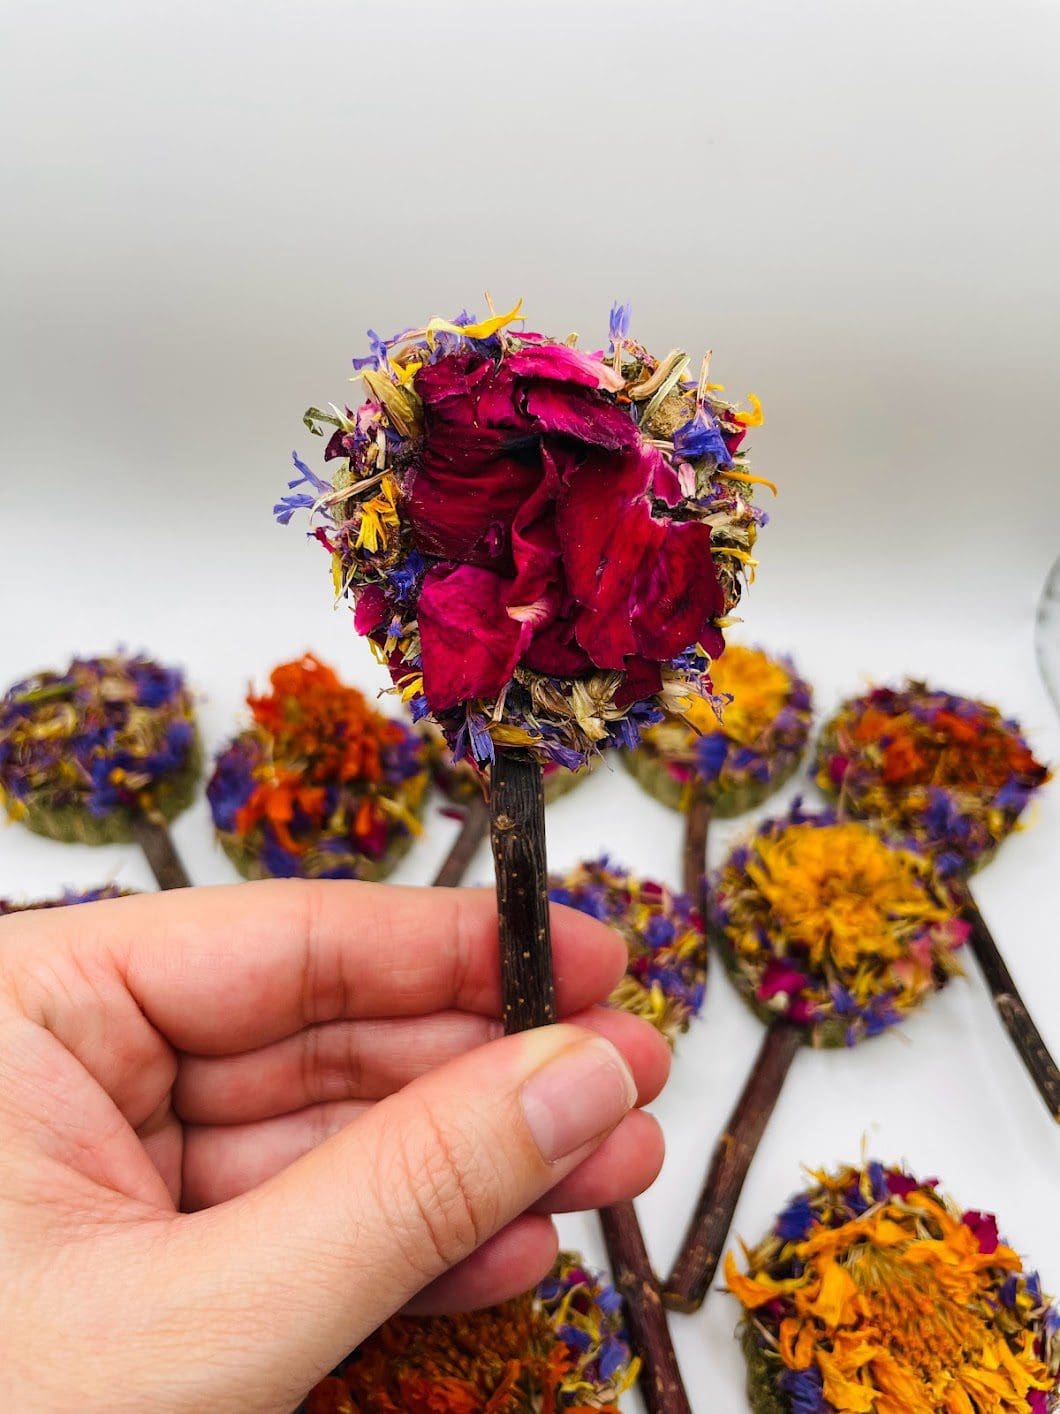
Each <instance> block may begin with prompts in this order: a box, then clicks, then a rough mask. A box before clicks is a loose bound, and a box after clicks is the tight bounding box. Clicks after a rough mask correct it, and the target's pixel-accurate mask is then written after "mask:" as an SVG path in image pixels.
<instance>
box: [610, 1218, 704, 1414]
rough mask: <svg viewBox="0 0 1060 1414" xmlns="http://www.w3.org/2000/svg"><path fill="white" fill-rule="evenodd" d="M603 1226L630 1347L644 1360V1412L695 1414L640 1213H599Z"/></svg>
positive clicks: (642, 1364)
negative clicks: (671, 1337)
mask: <svg viewBox="0 0 1060 1414" xmlns="http://www.w3.org/2000/svg"><path fill="white" fill-rule="evenodd" d="M600 1226H601V1227H602V1228H603V1231H604V1242H605V1244H606V1246H607V1257H608V1261H609V1262H610V1264H611V1275H612V1276H613V1278H614V1282H615V1287H616V1288H617V1290H618V1291H619V1293H620V1294H621V1296H622V1298H623V1300H624V1301H625V1320H626V1327H627V1329H628V1331H629V1338H630V1344H631V1346H632V1348H633V1353H634V1355H639V1356H640V1360H641V1367H640V1375H639V1376H638V1385H639V1387H640V1392H641V1395H642V1397H643V1399H644V1405H645V1408H646V1409H647V1411H648V1414H692V1406H691V1405H690V1404H689V1402H688V1395H687V1393H686V1391H685V1385H684V1381H683V1380H682V1378H681V1370H680V1367H679V1365H678V1363H677V1356H676V1354H675V1353H674V1347H673V1342H672V1341H671V1339H670V1328H669V1326H668V1325H667V1323H666V1312H665V1311H664V1310H663V1304H662V1293H661V1292H660V1290H659V1281H658V1278H657V1277H656V1275H655V1273H654V1271H653V1270H652V1265H651V1262H650V1261H649V1260H648V1250H647V1248H646V1247H645V1245H644V1234H643V1233H642V1232H641V1230H640V1223H639V1222H638V1220H637V1212H636V1209H635V1208H634V1206H633V1204H632V1203H616V1204H614V1205H613V1206H612V1207H610V1208H601V1209H600Z"/></svg>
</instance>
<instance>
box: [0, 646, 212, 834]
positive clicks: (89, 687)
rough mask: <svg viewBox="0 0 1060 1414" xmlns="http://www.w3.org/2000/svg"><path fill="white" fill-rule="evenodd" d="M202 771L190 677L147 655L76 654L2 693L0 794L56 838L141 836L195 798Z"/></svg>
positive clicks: (15, 814)
mask: <svg viewBox="0 0 1060 1414" xmlns="http://www.w3.org/2000/svg"><path fill="white" fill-rule="evenodd" d="M200 769H201V754H200V750H199V743H198V736H197V732H196V727H195V714H194V707H193V703H192V698H191V694H190V693H189V691H188V689H187V687H186V686H185V683H184V676H183V674H182V673H181V671H180V670H179V669H178V668H166V667H163V666H161V664H159V663H156V662H153V661H152V660H151V659H150V658H144V657H140V656H128V655H124V654H115V655H113V656H111V657H106V658H75V659H74V660H73V662H72V663H71V664H70V666H69V667H68V668H67V669H66V670H65V671H64V672H61V673H60V672H50V671H45V672H39V673H35V674H34V675H33V676H32V677H29V678H26V679H25V680H24V681H23V682H19V683H16V684H15V685H14V686H13V687H11V688H9V689H8V690H7V692H6V693H5V694H4V696H3V698H2V699H0V802H2V803H3V805H4V807H5V808H6V810H7V813H8V814H9V815H10V816H11V817H12V819H14V820H19V821H21V822H22V823H23V824H24V825H26V826H28V828H29V829H31V830H35V831H36V832H37V833H38V834H41V835H48V836H49V837H50V838H51V839H56V840H64V841H66V842H67V843H78V844H96V845H99V844H117V843H123V842H126V841H129V840H132V839H134V838H137V837H138V835H137V828H138V825H139V823H140V822H142V821H143V820H155V821H158V822H164V821H166V820H172V819H173V818H174V816H176V815H178V814H179V813H180V812H181V811H182V810H183V809H184V808H185V807H186V806H188V805H189V804H190V803H191V800H192V797H193V796H194V794H195V788H196V784H197V781H198V778H199V772H200Z"/></svg>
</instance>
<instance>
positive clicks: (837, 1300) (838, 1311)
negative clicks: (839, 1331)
mask: <svg viewBox="0 0 1060 1414" xmlns="http://www.w3.org/2000/svg"><path fill="white" fill-rule="evenodd" d="M822 1267H823V1270H822V1272H821V1285H820V1287H819V1289H818V1292H817V1295H816V1297H815V1298H814V1300H813V1301H812V1302H811V1303H810V1304H809V1305H808V1306H807V1307H806V1313H807V1315H810V1316H816V1318H817V1319H818V1320H819V1321H820V1322H821V1323H822V1324H823V1325H824V1326H826V1327H827V1328H828V1329H829V1330H835V1329H836V1328H837V1327H839V1326H843V1325H848V1324H849V1323H850V1322H851V1321H852V1320H853V1318H854V1309H853V1308H854V1304H855V1302H856V1300H857V1295H858V1289H857V1286H856V1285H855V1284H854V1279H853V1277H852V1276H851V1275H850V1273H849V1272H848V1271H847V1269H846V1268H845V1267H841V1266H840V1265H839V1264H838V1262H836V1261H834V1260H833V1259H832V1258H830V1257H829V1258H826V1259H825V1261H824V1262H823V1263H822Z"/></svg>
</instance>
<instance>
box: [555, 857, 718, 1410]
mask: <svg viewBox="0 0 1060 1414" xmlns="http://www.w3.org/2000/svg"><path fill="white" fill-rule="evenodd" d="M549 897H550V898H551V899H552V902H553V903H561V904H565V905H566V906H567V907H568V908H577V909H580V910H581V912H582V913H588V914H589V915H590V916H591V917H593V918H598V919H599V920H600V921H601V922H603V923H607V924H609V925H610V926H611V927H612V928H615V929H617V930H618V932H620V933H621V934H622V936H623V937H624V938H625V940H626V946H627V947H628V948H629V966H628V968H627V970H626V975H625V977H624V978H623V979H622V981H621V982H620V983H619V985H618V986H617V987H616V988H615V990H614V992H612V994H611V997H610V1005H611V1006H613V1007H618V1008H620V1009H621V1010H622V1011H628V1012H632V1013H633V1015H634V1016H642V1017H644V1018H645V1019H646V1020H648V1021H650V1022H651V1023H652V1025H653V1026H655V1027H657V1029H658V1030H659V1031H661V1032H662V1034H663V1035H664V1036H665V1037H666V1039H667V1040H668V1041H669V1042H670V1044H671V1045H673V1044H674V1043H675V1041H676V1039H677V1037H678V1035H679V1034H680V1033H682V1032H684V1031H687V1029H688V1026H689V1023H690V1022H691V1020H692V1018H693V1017H694V1016H696V1015H697V1014H698V1013H699V1011H700V1009H701V1007H702V1005H703V994H704V991H705V988H706V981H707V941H706V937H705V935H704V932H703V924H702V920H701V918H700V916H699V913H698V910H697V909H696V907H695V905H694V904H693V903H692V900H691V899H690V898H689V897H688V896H687V895H686V894H679V893H673V892H672V891H671V890H670V889H668V888H666V887H665V886H664V885H662V884H657V883H655V882H654V881H652V880H640V879H636V878H634V877H633V876H632V875H631V874H628V873H627V872H626V871H625V870H623V869H619V868H618V867H617V866H615V865H614V864H612V863H611V862H610V860H608V859H607V858H602V859H596V860H592V861H589V862H587V863H584V864H579V865H577V866H576V867H575V868H574V869H573V870H571V872H570V873H569V874H567V875H566V876H565V877H564V878H562V879H555V880H554V881H553V885H552V888H551V890H550V893H549ZM600 1225H601V1227H602V1229H603V1234H604V1242H605V1244H606V1246H607V1255H608V1260H609V1262H610V1264H611V1270H612V1272H613V1273H614V1278H615V1282H616V1284H617V1285H618V1288H619V1290H620V1291H621V1292H622V1295H623V1296H624V1297H625V1300H626V1310H627V1313H628V1321H629V1329H630V1337H631V1340H632V1344H633V1349H634V1350H635V1351H636V1353H637V1355H638V1356H639V1357H640V1360H641V1369H640V1376H639V1383H640V1388H641V1392H642V1394H643V1396H644V1401H645V1403H646V1405H647V1407H648V1410H649V1411H650V1414H656V1411H659V1414H673V1411H680V1410H688V1409H690V1408H691V1406H690V1405H689V1402H688V1395H687V1393H686V1392H685V1388H684V1384H683V1382H682V1379H681V1372H680V1368H679V1367H678V1364H677V1358H676V1356H675V1354H674V1348H673V1343H672V1341H671V1339H670V1332H669V1328H668V1326H667V1323H666V1314H665V1312H664V1310H663V1304H662V1292H661V1290H660V1288H659V1283H658V1279H657V1277H656V1276H655V1272H654V1270H653V1268H652V1265H651V1261H650V1259H649V1257H648V1252H647V1248H646V1246H645V1243H644V1235H643V1233H642V1232H641V1227H640V1221H639V1219H638V1217H637V1210H636V1208H635V1207H634V1205H633V1203H630V1202H626V1203H616V1204H614V1205H612V1206H611V1207H609V1208H602V1209H601V1210H600Z"/></svg>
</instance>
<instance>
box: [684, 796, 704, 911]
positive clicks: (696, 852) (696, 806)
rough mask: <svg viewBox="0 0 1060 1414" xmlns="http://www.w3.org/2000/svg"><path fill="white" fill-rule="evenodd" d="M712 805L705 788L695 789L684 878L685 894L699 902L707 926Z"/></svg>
mask: <svg viewBox="0 0 1060 1414" xmlns="http://www.w3.org/2000/svg"><path fill="white" fill-rule="evenodd" d="M710 816H711V802H710V797H709V795H708V794H707V792H706V790H705V789H704V788H703V786H702V785H699V786H694V787H693V794H692V799H691V800H690V801H689V803H688V813H687V815H686V816H685V845H684V852H683V855H682V860H681V874H682V883H683V886H684V891H685V893H686V894H688V896H689V897H690V898H692V899H694V900H695V902H696V905H697V907H698V908H699V912H700V916H701V918H702V920H703V927H704V928H705V927H706V926H707V909H708V906H709V904H710V897H709V882H708V875H707V844H708V839H709V835H710Z"/></svg>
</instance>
